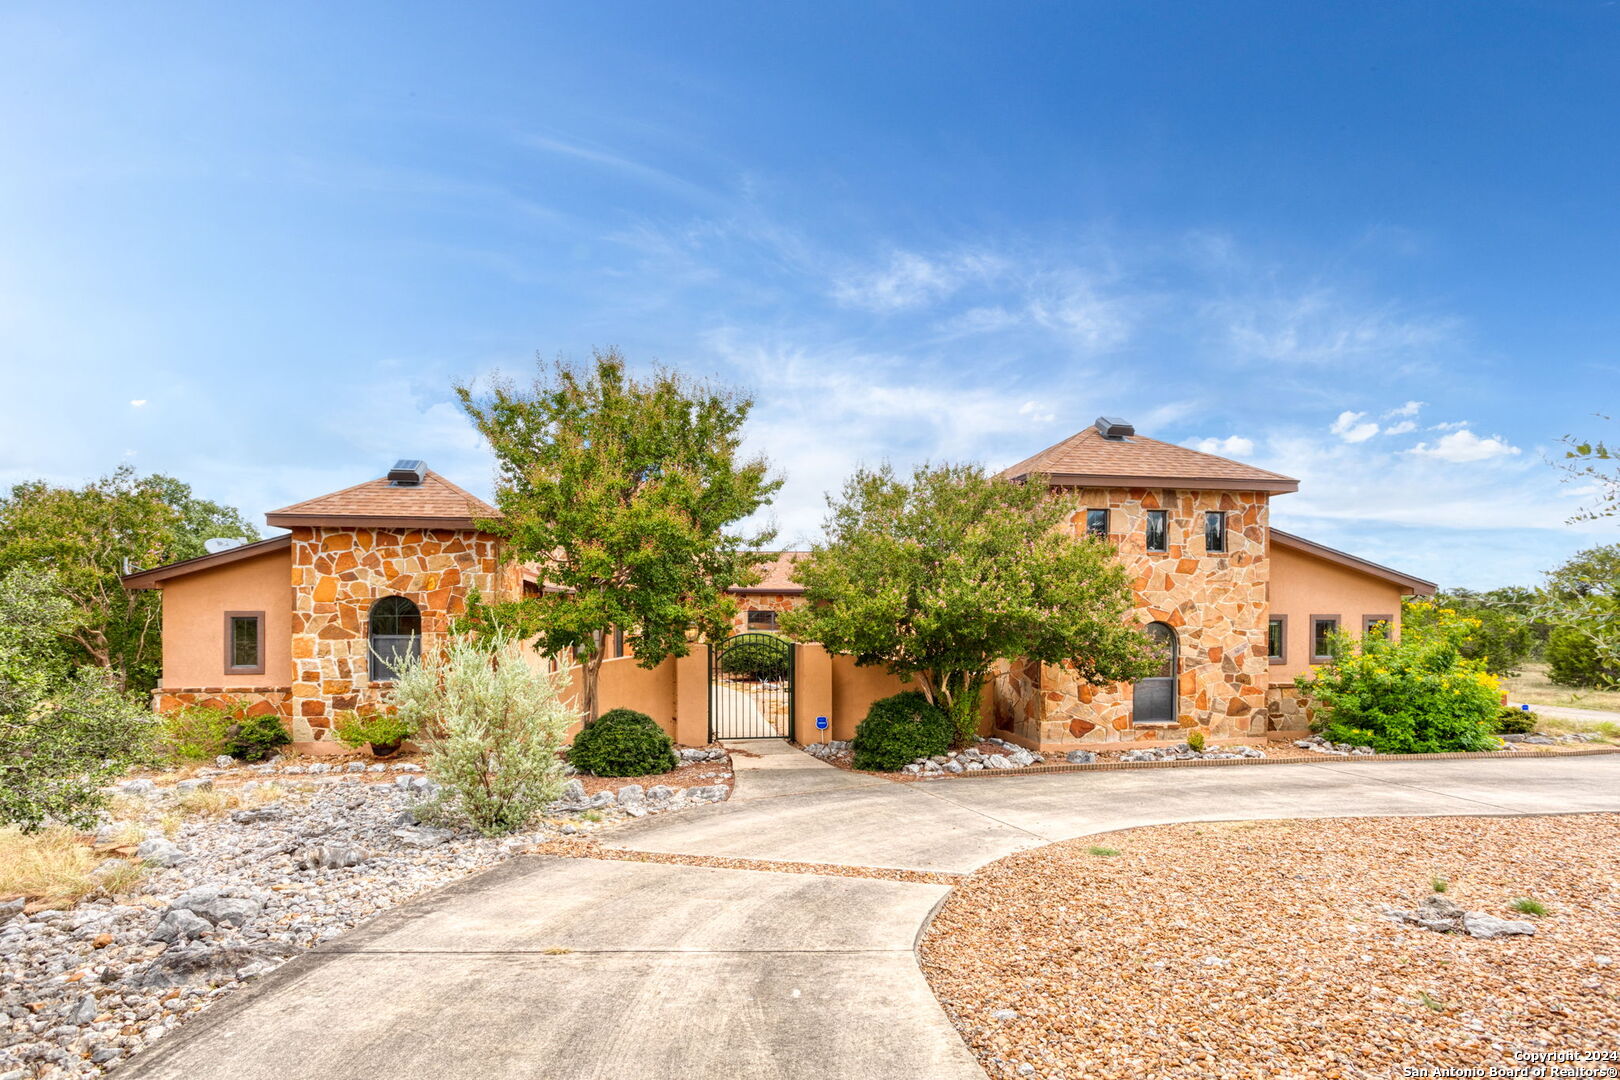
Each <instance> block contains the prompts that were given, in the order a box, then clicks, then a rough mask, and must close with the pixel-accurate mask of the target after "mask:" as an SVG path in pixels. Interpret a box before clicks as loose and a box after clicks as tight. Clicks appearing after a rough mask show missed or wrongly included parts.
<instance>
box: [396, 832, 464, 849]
mask: <svg viewBox="0 0 1620 1080" xmlns="http://www.w3.org/2000/svg"><path fill="white" fill-rule="evenodd" d="M392 835H393V837H394V839H396V840H398V841H399V842H400V843H402V844H405V845H406V846H408V847H415V848H430V847H438V846H439V845H440V844H443V843H446V842H447V841H449V840H451V839H453V838H454V837H455V835H456V834H455V833H454V832H452V831H450V830H449V829H433V828H410V829H395V830H394V831H393V833H392Z"/></svg>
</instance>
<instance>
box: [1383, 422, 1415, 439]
mask: <svg viewBox="0 0 1620 1080" xmlns="http://www.w3.org/2000/svg"><path fill="white" fill-rule="evenodd" d="M1416 430H1417V425H1416V424H1414V423H1413V422H1412V421H1410V420H1401V421H1399V422H1397V423H1394V424H1390V425H1389V426H1387V427H1385V428H1384V434H1385V435H1405V434H1406V433H1407V432H1408V431H1416Z"/></svg>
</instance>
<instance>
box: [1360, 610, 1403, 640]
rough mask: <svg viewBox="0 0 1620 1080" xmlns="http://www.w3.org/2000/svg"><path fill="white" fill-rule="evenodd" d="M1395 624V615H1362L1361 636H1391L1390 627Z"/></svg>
mask: <svg viewBox="0 0 1620 1080" xmlns="http://www.w3.org/2000/svg"><path fill="white" fill-rule="evenodd" d="M1394 624H1395V616H1393V615H1363V616H1362V617H1361V636H1362V637H1369V636H1372V635H1376V636H1378V637H1381V638H1388V637H1389V628H1390V627H1391V626H1393V625H1394Z"/></svg>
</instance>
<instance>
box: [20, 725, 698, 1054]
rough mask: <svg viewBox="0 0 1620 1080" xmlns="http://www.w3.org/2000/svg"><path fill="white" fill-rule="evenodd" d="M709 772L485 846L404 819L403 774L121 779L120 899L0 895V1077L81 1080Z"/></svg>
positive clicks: (573, 810) (666, 804) (417, 782)
mask: <svg viewBox="0 0 1620 1080" xmlns="http://www.w3.org/2000/svg"><path fill="white" fill-rule="evenodd" d="M225 760H227V761H228V759H225ZM722 771H723V772H724V774H725V776H726V777H727V778H729V774H730V767H729V762H727V761H725V760H724V758H723V757H722V758H720V759H719V760H718V761H715V760H709V759H708V755H707V754H705V755H704V760H699V761H695V762H693V763H691V764H690V766H689V767H687V768H684V769H680V770H676V771H675V772H673V773H671V774H666V775H665V776H664V777H650V778H647V779H650V780H662V781H663V782H664V783H663V785H662V786H659V785H653V786H646V785H644V784H640V783H636V782H634V779H630V780H618V781H611V782H610V783H612V784H613V785H616V786H614V787H608V786H607V783H604V782H596V783H592V784H587V783H585V782H583V781H582V780H576V781H575V782H572V783H571V785H570V789H569V790H568V791H565V793H564V800H563V801H562V802H559V803H558V804H557V806H555V807H553V813H552V814H550V815H548V816H547V817H545V818H543V819H542V820H540V821H538V822H537V823H536V824H535V825H534V826H533V827H531V828H530V829H529V830H528V831H527V832H524V833H521V834H517V835H513V836H506V837H497V838H486V837H481V836H478V835H477V834H476V833H472V832H467V831H453V830H448V829H438V828H432V827H430V826H426V825H422V824H419V823H417V821H416V820H415V810H414V808H415V807H417V806H418V805H419V804H420V803H421V802H422V801H423V800H425V799H427V798H429V797H431V795H432V794H433V791H434V788H433V785H432V783H431V782H430V781H429V780H428V779H427V777H426V776H425V775H424V773H423V769H422V766H421V765H420V764H416V763H414V762H408V761H405V762H390V763H387V764H381V763H378V764H368V763H367V762H365V761H363V760H355V761H330V760H325V759H319V760H315V761H309V760H308V759H303V760H298V759H293V760H287V759H283V760H281V761H279V762H276V763H267V764H264V765H258V766H236V767H228V768H214V769H203V770H187V774H188V775H185V776H184V777H183V778H182V779H179V780H178V781H177V782H175V783H168V782H167V781H170V780H174V779H175V777H174V776H173V775H169V776H163V775H157V776H154V775H153V774H146V775H143V776H141V777H139V778H137V779H134V780H131V781H126V782H125V783H124V784H123V785H121V786H120V788H119V789H118V790H119V794H118V795H117V796H116V797H115V798H114V800H113V802H112V808H111V812H110V813H109V814H108V815H107V817H106V822H105V824H104V825H103V826H102V828H101V829H100V830H99V831H98V832H97V834H96V836H95V839H94V842H95V844H96V846H97V850H98V851H99V853H100V854H102V855H103V856H105V857H106V860H107V861H106V862H105V863H103V864H102V865H103V866H106V867H107V868H109V869H112V868H116V867H118V866H120V865H122V864H127V863H129V862H136V861H138V862H144V863H146V864H147V866H148V872H147V874H146V876H145V877H144V878H142V879H141V881H140V882H139V883H138V884H137V885H136V886H135V888H134V890H133V891H132V892H131V893H129V894H127V895H120V896H116V897H106V896H102V897H96V898H92V899H88V900H86V901H83V902H81V903H79V904H77V905H76V906H74V907H71V908H69V909H66V910H59V911H52V910H34V909H35V908H37V907H38V906H39V905H37V904H34V905H25V903H24V901H23V900H22V899H20V898H13V899H9V900H8V899H5V898H0V1080H23V1078H30V1080H32V1078H34V1077H74V1076H89V1075H95V1074H97V1073H99V1072H101V1071H102V1070H103V1069H105V1068H108V1067H111V1066H113V1065H115V1064H117V1063H118V1062H119V1061H121V1060H123V1059H125V1058H127V1057H128V1056H129V1055H130V1054H133V1053H136V1052H138V1051H139V1050H141V1049H142V1048H144V1047H146V1046H149V1045H151V1044H152V1043H154V1042H156V1041H157V1040H159V1039H161V1038H162V1037H163V1036H164V1035H166V1034H167V1033H168V1032H170V1031H172V1030H174V1028H176V1027H177V1026H178V1025H180V1024H182V1023H184V1022H185V1021H186V1020H187V1019H188V1018H189V1017H191V1016H193V1015H195V1014H196V1013H198V1012H200V1011H201V1010H203V1009H205V1008H206V1007H207V1006H208V1005H209V1004H210V1003H211V1002H213V1001H214V1000H216V999H217V998H219V997H221V996H222V995H225V994H228V993H229V992H230V991H231V990H233V989H235V988H236V987H237V986H240V985H242V984H243V983H245V982H247V981H250V980H252V979H254V978H256V977H258V976H260V975H263V974H265V973H266V972H269V971H272V970H274V969H275V968H276V967H278V966H279V965H281V964H282V963H284V962H285V961H286V960H287V959H289V958H290V957H292V956H295V955H297V954H298V953H300V952H302V951H303V950H305V949H308V948H310V947H312V946H314V945H317V944H319V943H320V942H322V941H326V940H329V939H331V938H334V937H337V936H338V935H340V934H342V933H344V932H345V931H347V930H350V929H352V928H354V927H355V926H358V925H360V924H361V923H363V922H366V921H368V920H370V919H371V918H373V917H375V916H376V915H378V914H380V913H382V912H383V911H386V910H388V909H389V908H392V907H395V906H397V905H399V904H402V903H405V902H407V901H410V900H412V899H415V898H417V897H419V896H421V895H423V894H424V893H427V892H430V891H432V890H434V889H438V888H440V887H442V886H444V885H446V884H449V883H451V882H454V881H456V880H458V879H460V878H464V877H467V876H468V875H471V874H476V873H479V872H481V871H483V870H487V869H489V868H490V867H492V866H494V865H496V864H497V863H500V862H502V861H504V860H505V859H508V858H510V857H512V856H514V855H517V854H520V853H522V852H523V851H524V850H526V849H528V848H530V847H533V846H536V845H543V846H545V847H548V848H550V849H553V850H559V849H562V848H564V847H565V846H567V845H569V844H574V843H582V842H583V841H584V839H585V838H586V837H588V836H591V835H594V834H597V833H600V832H601V831H603V830H606V829H609V828H611V827H613V826H614V825H617V824H619V823H622V822H624V821H627V820H630V819H631V818H636V817H645V816H647V815H648V814H652V813H660V812H665V811H670V810H678V809H681V808H683V807H687V806H693V805H700V804H703V803H706V802H717V801H721V800H723V799H725V798H726V797H727V796H728V794H729V791H730V788H729V779H722V778H720V776H719V775H718V773H720V772H722ZM590 779H592V780H594V779H595V778H590ZM683 779H684V780H686V781H687V782H685V783H678V782H672V781H678V780H683ZM590 787H594V788H596V789H597V790H596V791H595V792H591V791H590V790H589V788H590ZM132 826H133V828H132ZM98 869H99V868H98Z"/></svg>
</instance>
